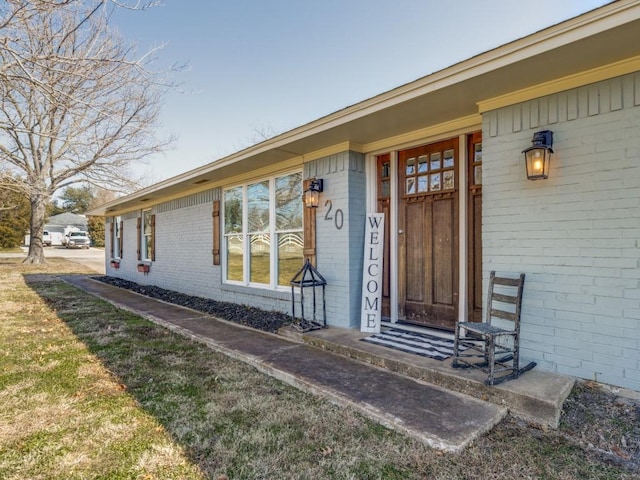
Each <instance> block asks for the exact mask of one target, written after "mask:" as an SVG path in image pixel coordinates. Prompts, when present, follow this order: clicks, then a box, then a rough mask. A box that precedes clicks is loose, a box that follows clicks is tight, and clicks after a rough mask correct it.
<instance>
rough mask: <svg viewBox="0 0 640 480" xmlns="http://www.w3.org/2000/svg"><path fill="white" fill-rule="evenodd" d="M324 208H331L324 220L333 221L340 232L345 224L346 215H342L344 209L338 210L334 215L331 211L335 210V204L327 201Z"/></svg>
mask: <svg viewBox="0 0 640 480" xmlns="http://www.w3.org/2000/svg"><path fill="white" fill-rule="evenodd" d="M324 206H325V207H329V208H328V209H327V213H325V215H324V219H325V220H326V221H329V222H330V221H331V220H333V223H334V224H335V226H336V228H337V229H338V230H340V229H341V228H342V225H343V224H344V213H342V209H340V208H337V209H336V213H334V214H333V215H332V214H331V210H332V209H333V203H332V202H331V200H327V201H326V202H324Z"/></svg>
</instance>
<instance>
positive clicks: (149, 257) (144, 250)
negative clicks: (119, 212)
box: [140, 208, 153, 262]
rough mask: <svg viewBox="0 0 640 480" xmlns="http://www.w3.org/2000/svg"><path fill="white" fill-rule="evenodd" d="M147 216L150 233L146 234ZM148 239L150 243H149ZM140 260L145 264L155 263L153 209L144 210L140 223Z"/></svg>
mask: <svg viewBox="0 0 640 480" xmlns="http://www.w3.org/2000/svg"><path fill="white" fill-rule="evenodd" d="M147 214H148V217H149V219H148V220H149V224H148V226H149V233H146V231H145V230H146V229H145V226H146V225H147V221H146V220H147V218H146V217H147ZM147 238H148V239H149V240H148V241H149V243H147ZM140 260H141V261H143V262H151V261H153V214H152V213H151V209H150V208H147V209H145V210H142V215H141V221H140Z"/></svg>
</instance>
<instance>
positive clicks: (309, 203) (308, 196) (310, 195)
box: [304, 178, 323, 208]
mask: <svg viewBox="0 0 640 480" xmlns="http://www.w3.org/2000/svg"><path fill="white" fill-rule="evenodd" d="M322 190H323V181H322V179H318V180H316V179H315V178H314V179H312V180H309V188H307V189H306V190H305V191H304V206H305V207H307V208H318V202H319V200H320V192H322Z"/></svg>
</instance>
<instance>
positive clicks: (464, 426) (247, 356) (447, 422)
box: [63, 275, 507, 452]
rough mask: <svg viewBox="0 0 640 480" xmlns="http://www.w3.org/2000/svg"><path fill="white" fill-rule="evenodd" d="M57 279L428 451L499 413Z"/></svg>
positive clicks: (362, 367) (327, 356) (205, 318)
mask: <svg viewBox="0 0 640 480" xmlns="http://www.w3.org/2000/svg"><path fill="white" fill-rule="evenodd" d="M63 279H64V280H65V281H66V282H68V283H70V284H71V285H74V286H76V287H78V288H80V289H82V290H84V291H86V292H88V293H91V294H93V295H95V296H97V297H100V298H102V299H104V300H106V301H108V302H110V303H112V304H114V305H116V306H118V307H120V308H123V309H126V310H129V311H132V312H135V313H137V314H139V315H141V316H143V317H145V318H147V319H149V320H151V321H153V322H155V323H157V324H160V325H163V326H165V327H167V328H169V329H171V330H173V331H176V332H180V333H182V334H183V335H185V336H188V337H190V338H193V339H194V340H197V341H200V342H203V343H205V344H206V345H208V346H209V347H210V348H212V349H213V350H216V351H218V352H222V353H224V354H226V355H228V356H230V357H233V358H236V359H238V360H241V361H243V362H246V363H248V364H250V365H253V366H254V367H255V368H257V369H258V370H260V371H262V372H264V373H266V374H268V375H271V376H273V377H276V378H278V379H280V380H282V381H284V382H286V383H288V384H290V385H293V386H295V387H297V388H300V389H302V390H304V391H307V392H311V393H313V394H316V395H319V396H321V397H324V398H327V399H329V400H330V401H332V402H335V403H337V404H340V405H345V406H350V407H352V408H355V409H356V410H358V411H360V412H361V413H362V414H364V415H366V416H367V417H369V418H371V419H373V420H374V421H376V422H379V423H381V424H383V425H385V426H387V427H389V428H392V429H395V430H399V431H401V432H404V433H406V434H408V435H410V436H412V437H415V438H417V439H419V440H421V441H423V442H424V443H426V444H427V445H429V446H431V447H433V448H437V449H441V450H445V451H450V452H458V451H460V450H462V449H463V448H464V447H465V446H466V445H467V444H469V443H470V442H471V441H472V440H473V439H474V438H476V437H478V436H479V435H481V434H482V433H484V432H486V431H488V430H490V429H491V428H492V427H493V426H494V425H496V424H497V423H498V422H499V421H500V420H501V419H502V418H503V417H504V416H505V415H506V413H507V408H505V407H503V406H499V405H495V404H493V403H489V402H485V401H481V400H478V399H476V398H473V397H471V396H468V395H464V394H461V393H455V392H451V391H448V390H446V389H444V388H441V387H437V386H434V385H431V384H428V383H425V382H422V381H419V380H415V379H411V378H408V377H406V376H402V375H398V374H395V373H393V372H391V371H388V370H384V369H381V368H378V367H375V366H372V365H367V364H365V363H362V362H359V361H356V360H352V359H349V358H346V357H345V356H342V355H336V354H334V353H330V352H327V351H325V350H323V349H321V348H317V347H314V346H310V345H306V344H302V343H296V342H293V341H290V340H288V339H286V338H284V337H282V336H279V335H273V334H269V333H264V332H260V331H256V330H254V329H249V328H245V327H242V326H239V325H236V324H233V323H230V322H227V321H224V320H220V319H217V318H216V317H213V316H211V315H206V314H203V313H200V312H196V311H194V310H191V309H187V308H183V307H179V306H176V305H171V304H167V303H164V302H161V301H158V300H154V299H151V298H148V297H144V296H141V295H138V294H136V293H133V292H130V291H127V290H122V289H119V288H116V287H113V286H111V285H108V284H105V283H102V282H99V281H95V280H91V279H90V278H88V277H85V276H72V275H67V276H64V277H63Z"/></svg>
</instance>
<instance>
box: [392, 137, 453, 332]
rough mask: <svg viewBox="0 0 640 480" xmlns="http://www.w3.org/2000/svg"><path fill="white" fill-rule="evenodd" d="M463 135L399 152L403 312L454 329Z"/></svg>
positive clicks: (424, 322) (410, 318)
mask: <svg viewBox="0 0 640 480" xmlns="http://www.w3.org/2000/svg"><path fill="white" fill-rule="evenodd" d="M458 168H459V166H458V139H457V138H454V139H451V140H446V141H443V142H438V143H435V144H431V145H426V146H422V147H417V148H412V149H409V150H404V151H401V152H398V181H399V185H398V192H399V194H400V195H399V208H398V227H399V231H398V258H399V264H398V316H399V319H400V320H404V321H406V322H410V323H415V324H419V325H425V326H431V327H437V328H446V329H453V328H454V326H455V322H456V320H457V318H458Z"/></svg>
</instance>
